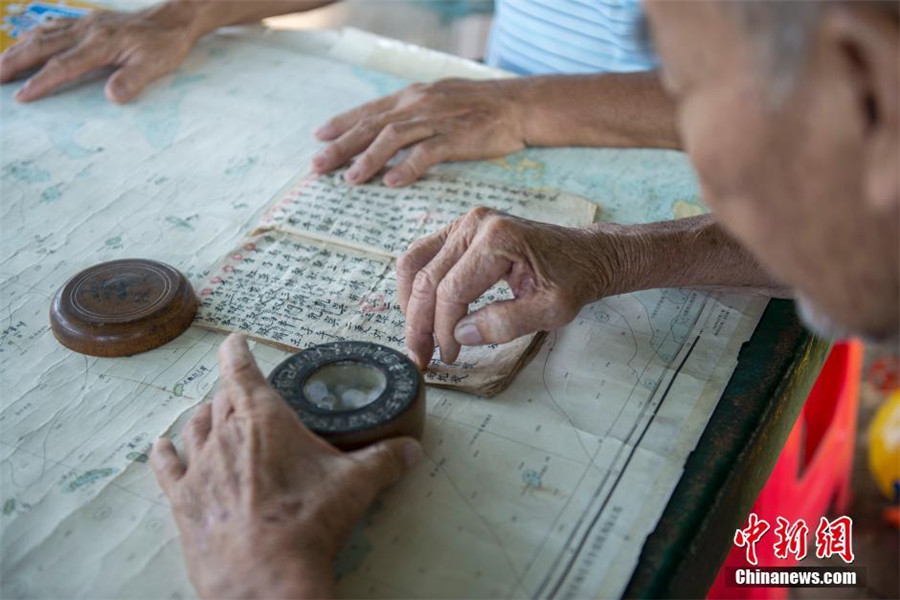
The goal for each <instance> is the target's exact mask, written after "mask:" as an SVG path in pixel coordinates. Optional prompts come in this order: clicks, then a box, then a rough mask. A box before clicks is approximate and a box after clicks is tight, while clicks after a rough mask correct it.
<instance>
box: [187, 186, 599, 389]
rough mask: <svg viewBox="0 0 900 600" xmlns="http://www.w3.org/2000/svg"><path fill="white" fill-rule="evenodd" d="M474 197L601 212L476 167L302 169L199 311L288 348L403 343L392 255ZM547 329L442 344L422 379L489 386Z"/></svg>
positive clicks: (505, 292)
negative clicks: (352, 181) (351, 178)
mask: <svg viewBox="0 0 900 600" xmlns="http://www.w3.org/2000/svg"><path fill="white" fill-rule="evenodd" d="M476 206H488V207H491V208H495V209H497V210H501V211H504V212H507V213H510V214H514V215H517V216H520V217H524V218H528V219H532V220H536V221H545V222H551V223H556V224H558V225H566V226H582V225H588V224H590V223H592V222H593V221H594V217H595V213H596V205H595V204H593V203H591V202H588V201H587V200H585V199H583V198H579V197H576V196H571V195H566V194H562V193H559V192H556V191H547V190H535V189H528V188H522V187H515V186H511V185H508V184H502V183H490V182H486V181H478V180H474V179H468V178H465V179H463V178H453V177H446V176H444V177H429V178H426V179H424V180H422V181H420V182H418V183H416V184H414V185H412V186H409V187H406V188H400V189H391V188H388V187H386V186H383V185H380V184H367V185H360V186H350V185H347V184H346V183H344V181H343V173H336V174H331V175H323V176H319V177H313V176H310V177H306V178H304V179H303V180H301V181H300V182H298V183H297V184H296V185H292V186H288V188H287V189H286V190H285V191H284V192H282V193H280V194H278V195H277V196H276V198H275V200H274V201H273V203H272V204H271V205H270V207H269V208H268V209H267V211H266V212H265V214H264V216H263V217H262V221H261V223H260V224H259V226H258V227H257V228H256V230H255V231H253V232H252V233H251V234H250V235H249V236H248V237H247V238H246V239H244V240H243V241H241V242H240V244H239V245H238V247H237V248H235V249H234V250H233V251H231V252H230V253H228V254H227V255H226V256H225V257H223V258H222V259H221V260H220V261H219V262H218V263H216V264H215V265H214V266H213V268H212V269H211V271H210V273H209V276H208V279H207V283H206V284H205V287H202V288H201V289H199V290H198V291H199V293H200V297H201V300H202V305H201V308H200V311H199V312H198V316H197V321H196V322H197V324H199V325H201V326H204V327H207V328H210V329H215V330H218V331H241V332H243V333H246V334H247V335H248V336H250V337H252V338H254V339H257V340H259V341H261V342H264V343H269V344H272V345H274V346H278V347H281V348H283V349H287V350H298V349H302V348H304V347H307V346H309V345H312V344H318V343H323V342H328V341H333V340H340V339H354V340H364V341H371V342H377V343H379V344H384V345H387V346H392V347H394V348H397V349H400V350H402V349H403V348H404V347H405V345H404V318H403V314H402V312H401V311H400V306H399V303H398V300H397V290H396V280H395V264H394V263H395V260H396V258H397V257H398V256H399V255H400V254H401V253H402V252H403V251H404V250H405V249H406V248H407V247H408V246H409V245H410V243H412V242H413V241H415V240H416V239H418V238H420V237H422V236H424V235H427V234H429V233H432V232H435V231H438V230H439V229H440V228H442V227H444V226H445V225H447V224H449V223H450V222H452V221H453V220H454V219H456V218H457V217H460V216H462V215H464V214H465V213H466V212H468V211H469V210H470V209H472V208H474V207H476ZM508 298H512V293H511V291H510V290H509V288H508V287H506V286H505V285H504V284H499V285H496V286H494V287H493V288H491V289H490V290H488V292H487V293H485V294H484V295H483V296H482V297H481V298H480V299H479V301H478V302H477V303H476V304H474V305H473V306H472V308H473V309H475V308H477V307H478V306H482V305H484V304H487V303H489V302H494V301H497V300H502V299H508ZM543 338H544V334H543V333H536V334H533V335H530V336H526V337H524V338H520V339H518V340H515V341H513V342H510V343H508V344H502V345H494V346H484V347H465V348H463V350H462V352H461V353H460V356H459V359H458V360H457V361H456V362H455V363H453V364H452V365H446V364H444V363H441V362H440V361H439V360H438V353H437V349H436V350H435V357H434V358H433V359H432V362H431V365H430V367H429V370H428V372H427V373H426V381H427V382H428V383H430V384H432V385H440V386H447V387H453V388H457V389H462V390H466V391H470V392H474V393H477V394H481V395H484V396H492V395H494V394H496V393H498V392H500V391H502V390H503V389H504V388H505V387H506V386H507V385H508V384H509V382H510V381H511V380H512V377H513V376H514V375H515V374H516V373H517V372H518V371H519V370H520V369H521V368H522V367H523V366H524V365H525V364H526V363H527V362H528V360H530V358H531V357H532V356H533V355H534V354H535V352H537V350H538V349H539V348H540V345H541V342H542V341H543Z"/></svg>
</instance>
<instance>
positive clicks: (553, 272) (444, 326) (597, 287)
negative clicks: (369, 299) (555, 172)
mask: <svg viewBox="0 0 900 600" xmlns="http://www.w3.org/2000/svg"><path fill="white" fill-rule="evenodd" d="M615 227H617V226H614V225H606V224H597V225H594V226H591V227H589V228H567V227H559V226H557V225H550V224H545V223H538V222H535V221H528V220H525V219H520V218H517V217H513V216H511V215H507V214H504V213H501V212H497V211H494V210H491V209H487V208H476V209H474V210H472V211H470V212H469V213H468V214H467V215H466V216H464V217H462V218H460V219H458V220H457V221H455V222H454V223H452V224H451V225H449V226H448V227H446V228H445V229H443V230H441V231H439V232H437V233H434V234H432V235H429V236H427V237H424V238H422V239H420V240H419V241H417V242H415V243H414V244H412V246H410V248H409V250H407V252H406V253H404V254H403V255H402V256H401V257H400V259H399V261H398V263H397V287H398V291H399V294H400V306H401V308H402V309H403V312H404V314H405V315H406V341H407V346H408V347H409V350H410V353H411V354H413V355H414V359H415V361H416V362H417V363H418V364H419V366H420V367H422V368H424V367H425V366H427V364H428V362H429V360H430V359H431V355H432V352H433V349H434V339H435V338H437V342H438V345H439V346H440V348H441V359H442V360H443V361H444V362H447V363H451V362H453V361H454V360H456V357H457V356H458V354H459V349H460V345H467V346H468V345H481V344H494V343H502V342H508V341H510V340H513V339H515V338H517V337H520V336H523V335H526V334H529V333H532V332H535V331H541V330H548V329H552V328H555V327H559V326H560V325H564V324H565V323H568V322H569V321H571V320H572V319H573V318H574V317H575V315H576V314H577V313H578V310H579V309H580V308H581V307H582V306H584V305H585V304H586V303H588V302H590V301H592V300H596V299H597V298H599V297H601V296H602V295H606V294H608V293H610V292H612V293H615V292H614V290H613V288H612V285H611V283H612V274H613V273H614V272H615V271H616V270H617V268H618V265H617V264H616V260H617V258H618V256H619V253H618V252H616V251H612V248H606V244H608V243H609V242H611V241H612V240H613V239H614V238H613V237H612V236H609V235H607V234H606V233H604V228H615ZM500 280H505V281H506V282H507V283H508V284H509V286H510V288H511V289H512V291H513V294H514V295H515V299H513V300H506V301H502V302H495V303H493V304H489V305H487V306H485V307H483V308H481V309H479V310H477V311H475V312H474V313H472V314H468V311H469V303H470V302H474V301H475V300H476V299H477V298H478V297H479V296H481V294H482V293H484V292H485V291H487V290H488V289H489V288H490V287H491V286H492V285H494V284H495V283H497V282H498V281H500Z"/></svg>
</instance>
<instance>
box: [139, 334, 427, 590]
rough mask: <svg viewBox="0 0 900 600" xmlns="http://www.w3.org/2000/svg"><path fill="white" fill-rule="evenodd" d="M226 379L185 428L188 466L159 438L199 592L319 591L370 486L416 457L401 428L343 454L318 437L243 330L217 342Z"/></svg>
mask: <svg viewBox="0 0 900 600" xmlns="http://www.w3.org/2000/svg"><path fill="white" fill-rule="evenodd" d="M219 362H220V366H221V377H222V381H223V387H222V389H221V391H220V392H219V393H218V394H216V396H215V398H214V399H213V401H212V403H211V404H204V405H203V406H201V407H200V408H199V409H198V411H197V413H196V414H195V415H194V417H193V418H192V419H191V421H190V422H189V423H188V425H187V426H186V428H185V431H184V453H185V457H186V459H187V464H185V463H184V462H182V460H181V459H180V458H179V457H178V454H177V453H176V450H175V448H174V446H173V445H172V442H171V441H170V440H167V439H160V440H158V441H157V443H156V445H155V446H154V448H153V453H152V458H151V464H152V466H153V470H154V472H155V473H156V476H157V479H158V480H159V483H160V485H161V487H162V488H163V490H164V492H165V494H166V496H167V497H168V498H169V501H170V502H171V503H172V510H173V512H174V515H175V522H176V523H177V525H178V529H179V531H180V532H181V539H182V544H183V547H184V553H185V558H186V560H187V564H188V571H189V573H190V576H191V580H192V581H193V583H194V586H195V587H196V590H197V592H198V593H199V594H200V595H201V596H202V597H215V598H220V597H226V596H227V597H233V596H255V597H322V596H324V595H331V594H332V593H333V589H332V586H333V582H332V575H331V573H332V566H331V561H332V559H333V557H334V555H335V553H336V552H337V551H338V550H339V547H340V544H341V542H342V540H343V539H344V538H345V537H346V536H347V535H348V534H349V532H350V530H351V528H352V527H353V525H354V524H355V523H356V522H357V521H358V520H359V519H360V518H361V517H362V515H363V512H364V511H365V510H366V508H367V507H368V506H369V504H370V503H371V502H372V501H373V499H374V498H375V496H376V495H377V494H378V493H379V492H380V491H381V490H382V489H384V488H386V487H387V486H389V485H390V484H392V483H393V482H395V481H396V480H397V479H399V477H400V475H401V474H402V473H403V472H404V471H405V470H406V469H407V468H408V467H409V466H411V465H412V464H414V463H415V462H416V461H417V460H418V458H419V456H420V455H421V447H420V446H419V444H418V442H416V441H415V440H412V439H410V438H397V439H394V440H388V441H384V442H380V443H378V444H375V445H373V446H370V447H368V448H365V449H363V450H359V451H357V452H353V453H349V454H344V453H341V452H339V451H338V450H336V449H335V448H334V447H333V446H331V445H329V444H328V443H326V442H325V441H323V440H321V439H320V438H318V437H316V436H315V435H313V434H312V433H311V432H310V431H309V430H308V429H306V428H305V427H304V426H303V424H302V423H301V422H300V420H299V418H298V417H297V416H296V415H295V413H294V412H293V411H292V410H291V409H290V408H289V407H288V405H287V404H286V403H285V402H284V401H283V400H282V399H281V397H280V396H279V395H278V394H277V392H275V390H273V389H272V388H271V387H270V386H269V385H268V384H267V383H266V381H265V379H264V378H263V375H262V373H261V372H260V371H259V368H258V367H257V366H256V363H255V362H254V360H253V357H252V355H251V354H250V351H249V350H248V348H247V344H246V342H245V341H244V339H243V337H241V336H238V335H231V336H229V337H228V339H226V340H225V342H224V343H223V344H222V347H221V348H220V350H219Z"/></svg>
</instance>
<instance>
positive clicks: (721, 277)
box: [593, 215, 790, 297]
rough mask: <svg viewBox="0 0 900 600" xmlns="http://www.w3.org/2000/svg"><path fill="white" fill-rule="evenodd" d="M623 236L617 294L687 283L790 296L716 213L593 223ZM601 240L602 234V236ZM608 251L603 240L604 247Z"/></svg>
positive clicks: (605, 231)
mask: <svg viewBox="0 0 900 600" xmlns="http://www.w3.org/2000/svg"><path fill="white" fill-rule="evenodd" d="M593 228H595V229H596V230H597V231H598V232H599V234H600V236H605V235H609V233H613V234H614V235H615V237H616V238H617V239H618V240H619V241H618V243H617V244H616V246H617V247H618V249H619V251H618V253H617V254H618V256H617V257H616V259H615V264H616V272H615V273H614V275H613V277H614V278H615V280H614V281H612V282H610V283H609V285H610V287H611V288H612V289H613V291H614V293H624V292H632V291H638V290H645V289H653V288H670V287H685V288H696V289H705V290H714V291H725V292H736V293H744V294H748V293H750V294H764V295H767V296H780V297H787V296H790V293H789V291H788V290H787V288H785V287H784V286H783V285H782V284H780V283H779V282H777V281H775V279H774V278H772V277H771V276H770V275H769V274H768V273H767V272H766V271H765V270H764V269H763V268H762V267H761V266H760V265H759V263H758V262H757V261H756V260H755V259H754V258H753V257H752V256H751V255H750V254H749V253H748V252H747V251H746V250H745V249H744V248H743V247H742V246H741V245H740V244H738V243H737V242H736V241H735V240H733V239H732V238H731V237H730V236H729V235H728V234H727V233H725V232H724V231H723V230H722V229H721V227H719V225H718V224H717V223H716V222H715V220H714V219H713V217H712V216H711V215H701V216H697V217H689V218H686V219H677V220H674V221H665V222H660V223H649V224H646V225H610V224H605V223H598V224H596V225H594V226H593ZM598 239H599V238H598ZM605 251H608V242H601V245H600V246H599V247H598V252H605Z"/></svg>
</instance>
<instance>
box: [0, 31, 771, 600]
mask: <svg viewBox="0 0 900 600" xmlns="http://www.w3.org/2000/svg"><path fill="white" fill-rule="evenodd" d="M398 65H402V72H403V73H405V74H407V76H412V75H410V74H414V76H416V77H423V78H424V77H430V78H435V77H439V76H443V75H450V74H453V75H460V74H469V75H471V76H478V77H484V76H491V75H493V73H491V72H488V71H487V70H486V69H484V68H481V67H477V66H473V65H470V64H469V63H464V62H462V61H454V60H452V59H450V58H448V57H443V56H437V55H434V54H429V53H423V52H421V51H419V50H409V49H405V48H403V47H400V46H397V45H392V44H391V43H389V42H385V41H383V40H377V41H373V39H372V38H371V37H368V36H365V35H362V34H358V33H354V32H345V33H344V34H327V35H317V34H299V33H297V34H287V33H286V34H282V35H280V36H279V35H272V34H266V33H264V32H261V31H250V32H244V33H237V34H235V33H225V34H217V35H213V36H210V37H208V38H206V39H205V40H203V42H201V44H200V45H199V46H198V47H197V49H196V50H195V51H194V52H193V53H192V54H191V57H190V58H189V60H188V61H187V63H186V64H185V65H184V66H183V67H182V68H181V69H180V70H179V71H178V72H177V73H175V74H174V75H172V76H170V77H168V78H165V79H164V80H162V81H160V82H159V83H158V84H155V85H153V86H152V87H151V88H150V89H148V90H147V92H146V93H145V94H143V95H142V97H141V98H140V100H139V101H137V102H135V103H133V104H129V105H126V106H115V105H112V104H109V103H108V102H106V101H105V99H104V97H103V92H102V88H101V86H99V85H97V84H96V83H92V82H87V83H85V84H82V85H79V86H76V87H75V89H72V90H69V91H68V92H66V93H65V94H60V95H57V96H54V97H51V98H48V99H46V100H42V101H41V102H38V103H35V104H30V105H18V104H16V103H15V102H13V101H12V100H11V97H12V94H13V93H14V91H15V89H16V85H11V86H3V87H2V88H0V120H2V122H3V128H4V133H3V136H2V140H0V150H2V164H0V185H2V199H0V211H2V212H0V223H2V227H3V231H2V236H0V282H2V283H0V290H2V291H0V293H2V301H3V309H4V310H3V321H2V323H0V377H2V386H3V394H2V399H0V404H2V406H0V493H2V497H0V505H2V514H0V535H2V550H0V552H2V553H0V580H2V584H0V585H2V587H0V595H2V597H4V598H19V597H29V598H51V597H89V598H112V597H115V598H124V597H138V596H140V597H189V596H192V595H193V591H192V589H191V587H190V584H189V582H188V580H187V577H186V575H185V571H184V566H183V560H182V555H181V550H180V545H179V542H178V538H177V534H176V531H175V528H174V525H173V522H172V519H171V516H170V513H169V509H168V506H167V505H166V502H165V500H164V498H163V496H162V494H161V492H160V491H159V489H158V488H157V486H156V483H155V481H154V479H153V476H152V473H151V472H150V470H149V468H148V466H147V452H148V450H149V448H150V444H151V443H152V441H153V440H154V439H155V438H156V437H158V436H160V435H167V436H171V437H173V438H174V439H175V440H176V441H177V440H178V438H179V433H180V431H181V428H182V427H183V425H184V423H185V422H186V420H187V419H188V418H189V417H190V415H191V414H192V412H193V410H194V409H195V408H196V406H197V405H198V403H200V402H202V401H204V399H206V398H209V397H211V392H212V391H213V388H214V385H215V381H216V378H217V366H216V360H215V352H216V348H217V346H218V344H219V343H220V342H221V340H222V339H223V336H222V335H221V334H218V333H213V332H208V331H204V330H201V329H199V328H196V327H195V328H191V329H190V330H189V331H188V332H187V333H186V334H184V335H183V336H181V337H179V338H178V339H176V340H174V341H173V342H171V343H169V344H167V345H165V346H163V347H161V348H158V349H156V350H153V351H152V352H149V353H146V354H142V355H139V356H134V357H129V358H119V359H101V358H91V357H85V356H81V355H78V354H75V353H72V352H70V351H68V350H66V349H64V348H62V347H61V346H60V345H59V344H57V342H56V341H55V340H54V339H53V337H52V335H51V333H50V331H49V325H48V319H47V311H48V307H49V303H50V298H51V295H52V294H53V292H54V291H55V290H56V289H57V288H58V287H59V286H60V285H61V284H62V283H63V282H64V281H65V280H66V279H67V278H68V277H70V276H71V275H72V274H74V273H76V272H78V271H79V270H81V269H83V268H85V267H87V266H89V265H92V264H95V263H98V262H101V261H105V260H112V259H117V258H128V257H142V258H152V259H157V260H161V261H164V262H167V263H169V264H172V265H174V266H176V267H178V268H179V269H181V270H182V271H183V272H185V273H187V274H188V275H189V277H190V278H191V279H192V281H193V283H194V285H195V287H196V288H198V290H199V289H202V288H203V287H205V286H207V285H208V283H209V282H208V281H206V279H207V278H208V277H207V274H206V273H205V272H204V270H205V269H206V268H207V267H208V266H209V265H211V264H213V263H214V262H215V261H216V259H217V258H219V257H220V256H223V255H224V254H225V253H226V252H227V251H228V250H229V249H231V248H233V247H234V245H235V243H236V242H237V241H239V240H240V239H241V238H242V236H243V235H244V233H245V232H247V231H248V230H249V229H250V228H251V227H252V226H253V224H255V223H256V222H257V221H258V220H259V218H260V217H261V216H262V212H263V210H264V207H265V206H266V204H267V203H268V201H269V200H270V199H271V198H273V197H274V195H275V194H276V192H277V191H278V190H279V189H281V188H282V187H283V186H284V185H285V184H286V183H287V182H288V181H289V180H290V179H291V178H293V177H294V176H295V175H296V174H297V173H298V172H300V171H302V170H303V169H305V168H306V165H307V164H308V161H309V159H310V157H311V156H312V154H313V153H314V152H315V151H316V149H317V145H316V144H315V143H313V141H312V137H311V131H312V130H313V129H314V127H315V126H316V125H318V124H320V123H321V122H323V121H324V120H326V119H327V118H328V117H329V116H331V115H332V114H333V113H335V112H337V111H341V110H345V109H348V108H350V107H352V106H355V105H357V104H359V103H360V102H363V101H365V100H368V99H371V98H374V97H377V96H378V95H380V94H382V93H385V92H386V91H391V90H395V89H398V88H400V87H401V86H403V85H404V84H405V83H406V81H405V80H403V79H400V78H398V77H396V76H394V75H391V74H389V73H387V72H386V71H388V70H390V69H391V68H396V67H397V66H398ZM394 72H395V73H396V72H400V70H399V69H397V70H395V71H394ZM437 172H443V173H448V174H459V173H466V174H471V175H472V176H474V177H477V178H479V179H481V180H493V181H497V182H503V183H510V184H514V185H523V186H529V187H542V188H550V189H558V190H562V191H565V192H567V193H572V194H577V195H580V196H583V197H586V198H589V199H593V200H596V201H597V202H598V203H599V204H601V205H602V206H603V211H604V212H603V218H606V219H610V220H615V221H620V222H637V221H648V220H654V219H664V218H671V217H672V216H673V213H675V212H677V211H680V214H686V212H685V211H687V213H689V212H691V211H695V210H702V208H701V207H700V204H699V201H698V200H697V191H696V186H695V185H694V182H693V179H692V178H691V175H690V171H689V169H688V166H687V164H686V162H685V160H684V157H683V156H681V155H679V154H677V153H671V152H622V151H612V150H609V151H603V150H574V149H573V150H558V151H536V150H530V151H527V152H523V153H520V154H517V155H515V156H512V157H508V158H506V159H503V160H500V161H493V162H486V163H475V164H458V165H451V166H447V167H444V168H442V169H438V170H437ZM761 308H762V303H761V302H759V301H758V300H753V299H748V298H740V297H729V298H726V297H714V296H709V295H705V294H701V293H697V292H691V291H679V290H653V291H647V292H641V293H639V294H632V295H626V296H620V297H615V298H608V299H605V300H603V301H601V302H598V303H596V304H593V305H590V306H587V307H585V308H584V310H582V312H581V314H580V315H579V316H578V318H577V319H576V321H575V322H573V323H572V324H570V325H569V326H567V327H564V328H562V329H560V330H558V331H556V332H553V333H552V334H551V335H550V337H549V338H548V342H547V343H546V344H545V345H544V346H543V348H542V349H541V351H540V353H539V355H538V356H537V357H536V358H535V359H534V360H533V361H532V362H531V363H530V365H529V366H528V367H527V368H525V369H524V370H523V371H522V372H521V373H520V375H519V376H518V377H517V378H516V379H515V380H514V382H513V383H512V385H511V386H510V387H509V388H508V389H506V390H505V391H504V392H503V393H501V394H499V395H498V396H496V397H494V398H492V399H490V400H485V399H482V398H479V397H476V396H471V395H467V394H464V393H461V392H454V391H447V390H438V389H430V390H429V392H428V396H427V402H428V421H427V425H426V434H425V439H424V446H425V452H426V460H424V461H423V463H422V464H421V465H420V466H419V467H418V468H417V469H416V470H415V471H414V472H412V473H411V474H410V475H409V476H408V477H405V478H404V479H403V480H402V481H401V482H400V483H399V484H398V485H396V486H395V487H394V488H392V489H391V490H390V491H389V492H388V493H386V494H384V495H383V496H382V497H381V498H380V499H379V501H378V502H377V503H376V504H375V505H374V506H373V507H372V510H371V511H370V512H369V514H368V515H367V516H366V518H365V519H364V520H363V521H362V522H360V523H359V525H358V527H357V528H356V530H355V531H354V533H353V535H352V536H351V539H350V540H349V542H348V544H347V546H346V547H345V548H344V551H343V552H342V554H341V556H340V559H339V560H338V563H337V567H336V568H337V574H338V577H339V590H340V592H341V593H342V594H344V595H346V596H351V597H384V596H397V597H487V596H491V597H499V596H505V597H523V596H541V597H545V596H554V597H567V598H568V597H585V596H598V595H603V596H614V595H617V594H619V593H621V591H622V590H623V589H624V587H625V585H626V584H627V582H628V579H629V577H630V574H631V572H632V570H633V568H634V565H635V563H636V561H637V559H638V556H639V553H640V549H641V546H642V544H643V540H644V539H645V537H646V535H647V534H648V533H649V532H650V531H651V530H652V528H653V527H654V525H655V523H656V521H657V519H658V517H659V515H660V513H661V512H662V510H663V508H664V507H665V504H666V502H667V500H668V497H669V495H670V494H671V492H672V489H673V488H674V486H675V484H676V483H677V481H678V478H679V477H680V473H681V469H682V467H683V465H684V461H685V458H686V457H687V455H688V453H689V452H690V450H691V449H692V448H693V446H694V444H695V443H696V441H697V439H698V437H699V435H700V433H701V432H702V430H703V427H704V426H705V424H706V421H707V419H708V417H709V415H710V413H711V411H712V410H713V408H714V406H715V404H716V402H717V400H718V397H719V395H720V394H721V392H722V390H723V389H724V386H725V383H726V382H727V380H728V378H729V376H730V373H731V371H732V370H733V368H734V365H735V362H736V356H737V352H738V349H739V348H740V345H741V343H742V342H743V341H745V340H746V339H747V338H749V336H750V333H751V332H752V330H753V327H754V326H755V324H756V321H757V319H758V316H759V314H760V312H761ZM253 351H254V355H255V356H256V358H257V359H258V360H259V362H260V364H261V367H262V369H263V371H264V372H268V371H270V370H271V369H272V368H273V367H274V366H275V365H276V364H278V363H279V362H281V360H283V358H284V357H285V356H286V354H285V353H284V352H283V351H280V350H276V349H274V348H271V347H266V346H263V345H261V344H258V345H256V346H255V347H254V350H253ZM398 565H402V568H398Z"/></svg>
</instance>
